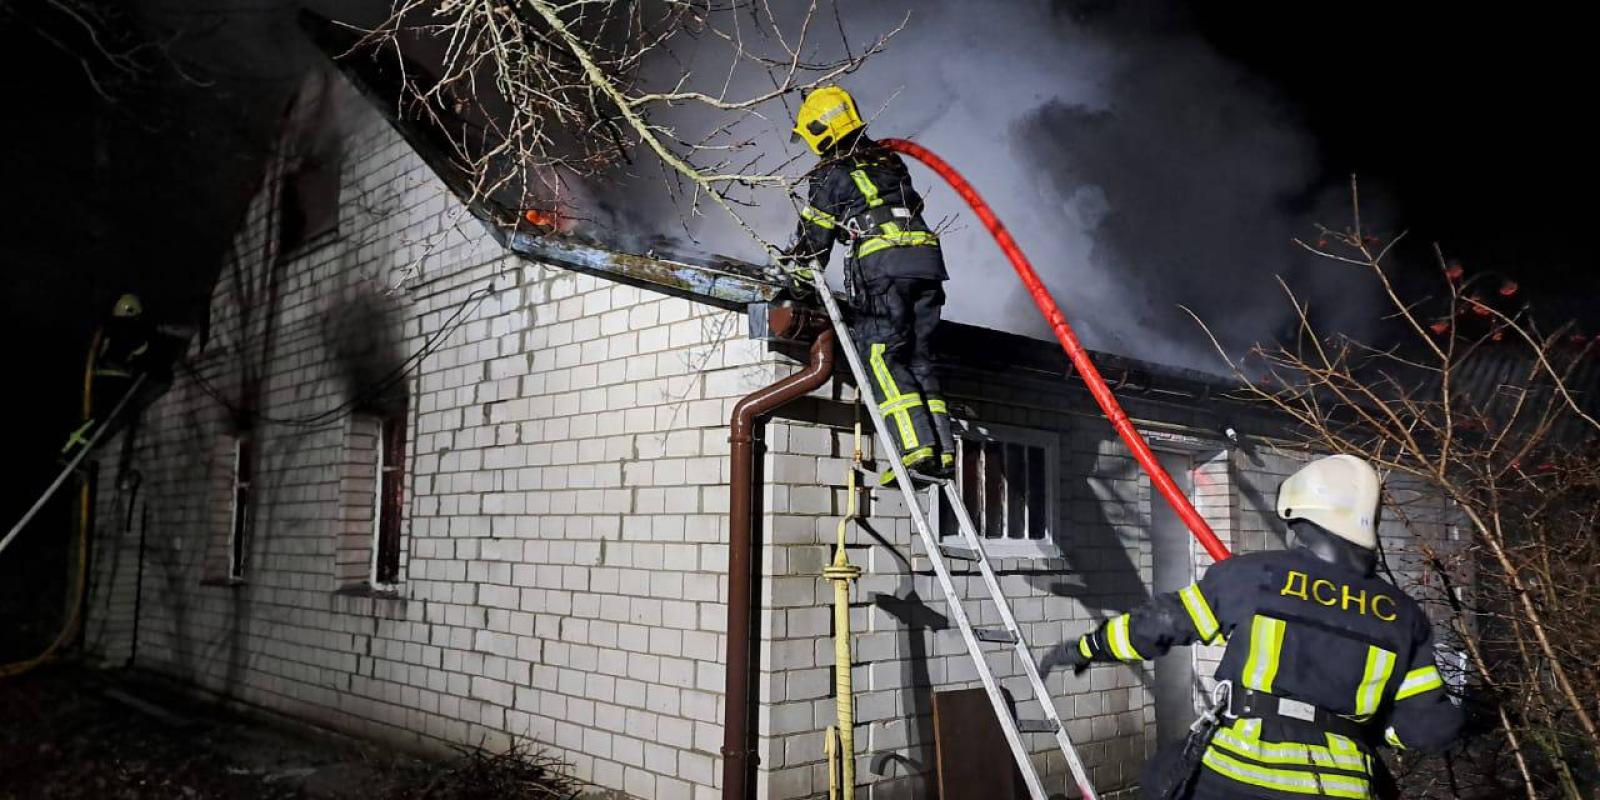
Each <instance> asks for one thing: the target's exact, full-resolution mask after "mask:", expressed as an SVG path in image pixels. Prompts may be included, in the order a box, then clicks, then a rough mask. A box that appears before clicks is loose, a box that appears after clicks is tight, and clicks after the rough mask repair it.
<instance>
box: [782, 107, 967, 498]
mask: <svg viewBox="0 0 1600 800" xmlns="http://www.w3.org/2000/svg"><path fill="white" fill-rule="evenodd" d="M794 135H795V138H797V139H804V140H805V142H806V144H807V145H808V146H809V147H810V148H811V151H812V152H814V153H816V154H817V155H819V156H821V157H822V161H821V162H820V163H818V164H817V166H816V167H815V168H813V169H812V170H811V171H810V172H809V173H808V174H807V176H806V177H807V181H808V184H809V192H808V195H809V196H808V200H809V203H808V204H807V205H806V207H805V208H803V209H801V211H800V222H799V229H798V231H797V232H796V234H795V239H794V243H793V244H792V245H791V246H790V247H789V249H788V250H786V251H785V252H784V254H783V257H782V261H783V262H784V263H785V264H786V265H788V266H789V267H790V274H791V276H792V277H793V278H794V280H795V282H796V284H797V286H798V288H800V290H801V291H804V290H805V289H807V288H809V287H810V286H811V282H812V273H811V270H810V269H809V268H808V267H807V265H808V264H809V263H810V262H811V261H813V260H815V261H816V262H817V264H818V266H819V267H822V268H826V267H827V264H828V257H829V254H830V252H831V251H832V249H833V245H834V243H835V242H840V243H842V244H844V245H845V247H846V248H847V253H846V256H845V285H846V288H847V290H848V292H849V295H850V298H851V302H850V304H851V306H852V310H853V315H852V318H851V321H850V322H851V324H850V335H851V337H852V338H854V339H855V342H856V346H857V348H858V349H859V350H860V351H861V359H862V361H863V363H864V364H865V365H866V367H867V369H868V370H869V371H870V372H871V374H872V376H873V382H874V383H876V384H877V385H876V386H875V387H874V390H875V393H876V394H877V395H878V402H879V409H880V410H881V411H882V412H883V416H884V420H885V421H886V422H887V423H888V424H889V426H890V427H891V428H892V432H891V433H892V435H893V436H894V438H895V440H896V441H897V442H898V443H899V445H900V454H899V455H900V460H901V462H902V463H904V464H905V466H906V469H907V471H909V472H910V473H911V474H912V476H913V480H916V479H924V480H926V479H938V478H948V477H949V476H951V475H952V474H953V473H954V468H955V437H954V435H953V434H952V432H951V429H950V416H949V411H948V409H947V407H946V405H945V401H944V397H943V396H942V395H941V394H940V391H939V381H938V378H937V377H936V376H935V375H934V356H933V350H932V342H931V339H932V337H933V331H934V329H935V328H937V327H938V325H939V314H940V309H941V307H942V306H943V305H944V299H945V296H944V281H945V280H947V279H948V278H949V277H950V276H949V274H948V273H946V272H945V267H944V254H943V253H942V252H941V251H940V249H939V237H938V236H937V235H936V234H934V232H933V231H932V230H930V229H929V228H928V225H927V223H926V222H925V221H924V220H923V218H922V197H921V196H919V195H918V194H917V191H916V189H914V188H912V186H911V176H910V174H909V173H908V172H907V171H906V165H905V162H904V161H901V159H900V156H899V155H898V154H896V153H894V152H891V151H889V150H887V149H885V148H884V147H882V146H880V145H878V144H877V143H876V142H874V141H872V140H871V139H869V138H867V135H866V123H865V122H864V121H862V119H861V114H860V112H859V111H858V110H857V108H856V103H855V99H854V98H852V97H851V96H850V93H849V92H846V91H845V90H844V89H842V88H839V87H837V86H827V87H823V88H820V89H817V90H815V91H813V92H812V93H811V94H809V95H807V96H806V98H805V100H804V101H803V102H802V103H801V104H800V111H799V113H798V114H797V115H796V119H795V127H794ZM893 481H894V472H893V471H892V470H884V472H883V478H882V482H883V483H885V484H889V483H892V482H893Z"/></svg>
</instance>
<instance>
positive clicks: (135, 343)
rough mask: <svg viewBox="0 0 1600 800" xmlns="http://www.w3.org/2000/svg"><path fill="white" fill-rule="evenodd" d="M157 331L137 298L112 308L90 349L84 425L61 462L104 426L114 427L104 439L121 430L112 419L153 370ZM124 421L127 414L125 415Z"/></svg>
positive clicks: (120, 301)
mask: <svg viewBox="0 0 1600 800" xmlns="http://www.w3.org/2000/svg"><path fill="white" fill-rule="evenodd" d="M154 336H155V331H154V330H153V329H152V327H151V326H150V324H149V322H148V321H147V320H146V319H145V316H144V304H143V303H140V302H139V297H138V296H137V295H132V294H125V295H123V296H121V297H119V298H117V302H116V304H115V305H114V306H112V307H111V318H110V319H109V320H106V322H105V323H104V324H103V325H101V327H100V329H99V330H98V331H96V332H95V335H94V341H93V344H92V345H91V352H90V354H89V358H90V372H89V376H88V377H89V382H88V384H87V385H86V386H84V407H83V423H82V424H81V425H79V426H78V428H77V429H76V430H74V431H73V432H72V433H71V435H69V436H68V437H67V443H66V444H65V445H63V446H62V448H61V456H62V458H71V457H72V454H73V453H74V451H75V450H76V448H78V447H81V446H83V445H86V444H88V442H89V439H90V437H91V434H92V432H93V431H94V429H95V427H96V426H97V425H100V424H101V423H107V422H109V423H111V424H110V426H109V427H107V428H106V431H105V433H103V434H101V438H105V437H107V436H110V435H111V434H112V433H114V432H115V430H116V429H117V428H118V427H119V425H120V421H119V420H111V419H109V417H110V414H111V412H112V410H113V409H115V408H116V407H117V405H118V404H119V403H121V402H122V398H123V395H125V394H127V393H128V391H129V390H130V389H132V388H133V385H134V382H135V381H137V380H138V378H139V376H140V375H143V374H145V372H146V371H147V370H148V369H149V367H150V362H151V361H152V360H153V359H152V358H151V352H150V348H151V344H152V340H153V338H154ZM122 416H123V417H124V418H126V417H127V414H126V413H124V414H123V415H122Z"/></svg>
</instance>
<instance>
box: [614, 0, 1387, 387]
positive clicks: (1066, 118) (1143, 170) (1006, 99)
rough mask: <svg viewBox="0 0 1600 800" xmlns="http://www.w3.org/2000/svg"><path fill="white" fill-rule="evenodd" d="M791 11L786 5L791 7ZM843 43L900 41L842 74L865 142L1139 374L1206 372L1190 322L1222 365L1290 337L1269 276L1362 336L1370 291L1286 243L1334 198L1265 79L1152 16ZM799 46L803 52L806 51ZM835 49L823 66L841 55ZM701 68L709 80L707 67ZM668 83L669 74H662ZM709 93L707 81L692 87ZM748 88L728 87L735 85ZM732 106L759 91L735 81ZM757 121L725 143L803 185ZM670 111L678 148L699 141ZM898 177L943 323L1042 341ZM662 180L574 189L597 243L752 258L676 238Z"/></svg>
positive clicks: (691, 113) (688, 223) (968, 22)
mask: <svg viewBox="0 0 1600 800" xmlns="http://www.w3.org/2000/svg"><path fill="white" fill-rule="evenodd" d="M794 5H797V6H798V5H801V4H798V3H796V4H794ZM841 7H842V10H843V14H844V21H845V26H846V30H847V31H848V32H849V33H850V36H851V42H852V45H853V46H855V47H856V48H857V49H859V47H860V45H861V44H862V43H863V42H864V41H866V40H867V39H868V38H870V36H872V35H874V34H876V33H877V32H880V31H884V30H887V29H889V28H892V27H893V26H894V25H895V24H897V23H898V22H899V21H900V20H901V18H902V17H903V16H904V15H905V14H906V13H907V11H909V12H910V14H911V22H910V24H909V25H908V26H907V27H906V29H905V30H904V31H903V32H902V33H900V34H899V36H897V37H896V38H895V39H894V40H893V41H892V43H891V45H890V49H889V52H887V53H884V54H883V55H881V56H879V57H878V58H877V59H875V60H873V61H871V62H869V63H868V64H867V66H866V67H864V68H863V69H862V70H861V71H860V72H858V73H856V74H854V75H851V76H848V77H847V78H846V80H844V81H843V83H844V85H845V86H846V87H847V88H849V89H851V90H852V91H854V92H855V93H856V95H857V97H858V99H859V100H860V103H861V105H862V111H863V113H865V114H868V115H869V116H870V117H871V118H872V119H871V124H870V128H871V130H872V131H873V132H874V133H875V134H876V135H878V136H902V137H907V138H914V139H916V140H918V141H919V142H921V143H923V144H925V145H927V146H928V147H930V148H931V149H933V150H934V151H935V152H937V153H939V154H941V155H942V156H944V157H945V158H946V159H947V160H949V161H950V162H951V163H953V164H954V165H956V167H957V168H958V169H960V170H962V171H963V172H964V173H965V174H966V175H967V177H968V178H969V179H970V180H971V181H972V183H973V184H974V185H975V186H976V187H977V188H978V190H979V191H980V192H982V193H983V195H984V196H985V198H986V199H987V200H988V201H989V202H990V204H991V205H993V206H994V208H995V210H996V212H997V213H998V214H999V215H1000V217H1001V218H1002V219H1003V220H1004V221H1005V222H1006V224H1007V225H1008V226H1009V227H1010V228H1011V230H1012V232H1013V234H1014V235H1015V236H1016V238H1017V239H1018V241H1019V242H1020V243H1021V245H1022V246H1023V248H1024V249H1025V250H1026V251H1027V252H1028V254H1029V256H1030V258H1031V259H1032V260H1033V262H1034V265H1035V266H1036V267H1037V268H1038V269H1039V270H1040V271H1041V273H1043V274H1044V277H1045V280H1046V282H1047V284H1048V285H1049V286H1050V287H1051V288H1052V289H1053V290H1054V292H1055V293H1056V295H1057V298H1058V300H1059V301H1060V302H1061V303H1062V305H1063V306H1064V307H1065V309H1066V311H1067V314H1068V317H1069V319H1071V320H1072V321H1073V323H1074V324H1075V326H1077V327H1078V328H1079V329H1080V333H1081V334H1082V335H1083V337H1084V339H1085V340H1086V342H1087V343H1088V344H1089V345H1090V346H1092V347H1095V348H1097V349H1102V350H1108V351H1112V352H1117V353H1121V354H1124V355H1131V356H1135V357H1139V358H1144V359H1148V360H1152V361H1157V362H1163V363H1172V364H1179V365H1185V366H1192V367H1198V368H1202V369H1208V370H1212V371H1216V370H1219V369H1221V368H1222V363H1221V362H1220V360H1219V359H1218V358H1217V356H1216V354H1215V352H1214V351H1213V350H1212V348H1211V345H1210V343H1209V342H1208V341H1207V340H1206V339H1205V338H1204V336H1203V334H1202V333H1201V331H1200V329H1199V327H1198V326H1197V325H1196V324H1195V323H1194V322H1193V321H1192V320H1191V319H1190V317H1189V316H1188V315H1187V314H1185V313H1184V312H1182V311H1181V310H1180V309H1179V305H1185V306H1188V307H1190V308H1192V309H1193V310H1194V311H1195V312H1196V313H1197V314H1198V315H1199V316H1200V317H1201V318H1202V319H1204V320H1205V321H1206V322H1207V323H1208V324H1209V325H1210V326H1212V328H1213V330H1214V331H1215V332H1216V333H1217V334H1218V335H1219V337H1220V338H1221V339H1222V341H1223V342H1224V344H1225V345H1226V346H1227V347H1228V348H1229V349H1230V350H1231V351H1233V352H1236V353H1237V352H1239V351H1242V350H1243V349H1245V348H1246V347H1248V345H1250V344H1252V343H1254V342H1257V341H1263V340H1272V339H1276V338H1279V337H1281V336H1283V335H1285V334H1286V333H1288V332H1289V331H1290V330H1291V329H1292V322H1293V314H1292V310H1291V308H1290V306H1289V304H1288V300H1287V298H1286V297H1284V295H1283V293H1282V290H1281V289H1280V288H1279V286H1278V283H1277V280H1276V277H1277V276H1282V277H1283V278H1284V280H1285V281H1286V282H1288V284H1289V285H1290V286H1291V287H1292V288H1293V289H1294V290H1295V291H1296V293H1297V294H1298V295H1299V296H1300V298H1301V299H1302V300H1303V301H1306V302H1309V303H1310V304H1311V305H1312V306H1313V308H1314V309H1316V310H1317V313H1318V322H1319V323H1320V324H1323V325H1326V326H1328V327H1329V328H1332V329H1338V330H1342V331H1344V332H1347V333H1350V334H1354V335H1359V334H1361V333H1363V331H1365V330H1367V329H1368V327H1369V326H1370V325H1371V324H1372V320H1371V319H1370V317H1369V315H1367V314H1366V310H1367V309H1370V308H1373V307H1374V305H1373V304H1372V303H1371V302H1368V301H1369V300H1370V299H1371V298H1372V294H1371V293H1372V291H1373V288H1374V287H1373V286H1372V282H1371V281H1370V279H1369V278H1368V277H1367V276H1365V275H1363V274H1361V273H1360V272H1358V271H1356V270H1354V269H1353V268H1341V267H1339V266H1337V265H1334V264H1331V263H1328V262H1323V261H1317V260H1314V259H1312V258H1311V257H1309V256H1308V255H1306V254H1304V253H1303V252H1302V251H1300V250H1299V249H1298V248H1296V247H1295V246H1294V245H1293V244H1292V243H1291V238H1292V237H1294V236H1296V235H1298V236H1301V237H1306V238H1310V239H1313V240H1314V239H1315V238H1316V232H1315V229H1314V227H1313V224H1314V223H1316V222H1325V223H1329V224H1333V225H1343V224H1346V223H1347V222H1348V220H1349V216H1350V215H1349V211H1348V200H1347V197H1346V187H1345V183H1344V181H1345V178H1344V177H1343V176H1329V175H1326V174H1325V173H1324V171H1323V170H1322V168H1321V167H1320V165H1319V153H1318V149H1317V145H1316V142H1315V140H1314V139H1313V137H1312V136H1311V135H1310V134H1309V132H1308V131H1307V130H1306V129H1305V127H1304V126H1303V124H1302V123H1301V121H1300V120H1299V119H1297V118H1295V117H1294V116H1293V115H1292V114H1291V113H1289V112H1288V111H1286V110H1285V106H1284V105H1283V104H1282V103H1281V102H1280V100H1279V98H1277V97H1276V96H1275V95H1274V94H1273V92H1272V91H1271V90H1270V88H1269V87H1267V86H1266V85H1265V84H1264V83H1263V82H1262V81H1260V80H1258V79H1256V78H1254V77H1253V76H1251V75H1250V74H1249V73H1248V72H1247V71H1245V70H1244V69H1243V68H1241V67H1239V66H1236V65H1234V64H1233V63H1231V62H1229V61H1227V60H1226V59H1225V58H1223V57H1222V56H1221V55H1219V54H1218V53H1217V52H1216V51H1215V50H1214V49H1213V48H1212V47H1211V46H1210V45H1209V44H1208V43H1206V42H1205V41H1204V40H1202V39H1201V38H1200V36H1199V35H1198V34H1196V33H1194V32H1193V27H1192V26H1191V25H1190V24H1189V22H1188V21H1187V20H1186V19H1184V18H1183V17H1182V16H1180V15H1179V13H1177V12H1173V11H1170V10H1168V6H1167V5H1166V4H1157V3H1120V4H1119V3H1110V2H1076V3H1047V2H1041V1H1040V0H1034V2H1008V3H972V2H957V1H956V0H941V1H939V2H915V3H911V2H904V1H902V2H881V3H871V4H851V5H842V6H841ZM813 35H814V36H815V35H816V34H815V32H814V34H813ZM841 46H842V45H841V43H840V41H839V39H838V35H837V33H834V34H833V37H832V39H830V40H828V41H826V42H825V43H823V44H820V45H818V57H819V58H821V57H825V56H828V55H833V54H835V53H836V52H838V51H839V49H840V48H841ZM706 66H709V65H706ZM674 74H676V73H674ZM699 74H714V75H716V76H717V79H718V81H719V82H720V80H721V79H722V77H723V76H724V75H725V74H726V73H725V68H724V70H709V69H707V70H703V71H702V72H701V73H699ZM741 78H742V79H743V83H741V82H740V79H741ZM734 85H735V87H736V89H737V88H740V87H741V86H742V87H743V88H747V89H754V88H757V87H759V85H760V81H759V80H758V77H757V76H755V75H753V74H751V75H738V76H736V79H735V81H734ZM796 100H797V98H788V99H787V100H786V102H785V103H782V104H780V103H778V102H774V103H772V104H770V107H768V108H764V109H762V118H759V119H750V120H746V121H745V123H743V124H741V125H739V126H735V129H734V130H733V132H732V133H731V134H730V138H740V139H743V138H749V139H751V140H754V141H757V142H759V143H760V145H759V146H760V147H761V148H762V150H763V152H764V159H763V161H762V163H763V164H765V165H767V166H768V168H772V167H774V166H776V165H780V164H784V163H789V164H790V166H789V167H787V168H785V170H784V171H785V172H786V173H789V174H798V173H799V172H802V171H803V170H804V169H805V168H807V167H809V166H810V164H812V163H814V157H812V156H810V155H809V154H804V153H802V152H801V150H802V148H801V146H799V145H791V144H790V143H789V142H788V126H789V124H790V123H789V120H790V118H791V117H790V110H789V109H790V108H792V107H793V105H794V103H795V101H796ZM707 116H708V115H705V114H703V113H698V110H695V109H685V110H684V111H683V112H682V116H681V118H677V119H673V120H671V121H672V122H673V124H674V125H675V126H676V127H677V128H678V129H679V130H681V131H685V132H687V134H689V135H685V136H684V138H687V139H693V138H694V137H693V135H692V134H694V133H696V132H700V131H704V130H706V129H707V128H708V127H709V125H710V124H711V122H710V120H708V119H707V118H706V117H707ZM913 174H914V175H915V176H917V177H918V178H919V180H920V181H921V182H922V183H921V186H922V188H923V189H924V193H925V194H926V195H928V201H929V215H930V221H937V220H943V221H945V222H946V223H947V225H948V227H947V230H946V235H945V238H944V242H945V251H946V257H947V260H948V261H949V263H950V267H951V272H952V275H953V277H952V281H951V285H950V296H951V297H952V298H953V299H952V307H951V308H950V309H949V316H951V317H952V318H955V319H958V320H960V321H963V322H969V323H974V324H979V325H984V326H989V327H994V328H1000V329H1005V330H1010V331H1015V332H1019V333H1025V334H1029V335H1038V336H1044V335H1046V332H1045V329H1044V326H1043V323H1042V321H1041V319H1040V317H1039V315H1038V313H1037V312H1036V311H1035V310H1034V309H1033V307H1032V305H1031V303H1030V302H1029V301H1028V299H1027V298H1026V296H1025V295H1024V294H1022V293H1021V291H1020V288H1015V289H1014V288H1011V287H1016V286H1017V284H1016V281H1015V279H1014V278H1013V277H1012V273H1011V270H1010V267H1009V266H1008V265H1007V264H1006V263H1005V261H1004V260H1003V258H1002V257H1001V256H1000V253H999V251H998V249H997V248H995V246H994V244H993V242H992V241H991V240H990V238H989V236H988V234H987V233H986V232H984V231H983V230H982V228H981V227H980V226H978V225H977V223H976V221H975V220H974V219H973V218H972V215H971V213H970V212H969V211H968V210H967V209H966V207H965V206H964V205H963V204H961V203H960V201H959V200H958V199H957V198H956V197H954V195H953V194H952V193H951V192H950V191H949V190H947V189H945V188H944V187H943V186H942V185H938V184H936V181H937V178H935V177H933V176H932V175H931V173H929V172H927V171H926V170H922V169H920V168H916V167H914V168H913ZM661 186H662V181H661V178H660V176H659V174H658V173H655V172H653V171H643V170H642V171H641V172H640V174H637V175H633V176H617V178H616V179H615V180H611V181H607V182H597V183H595V184H592V185H591V189H592V190H593V192H594V194H595V195H596V203H597V204H599V206H600V207H610V208H611V211H612V213H605V214H600V215H598V219H597V221H598V222H599V223H601V225H602V226H603V225H607V224H609V225H614V226H616V227H617V228H619V229H620V232H619V233H616V234H613V235H616V236H618V240H619V241H621V242H624V243H626V242H636V241H639V240H641V239H650V238H654V237H659V236H662V235H668V236H672V235H676V236H679V237H682V238H686V239H691V240H693V242H694V243H695V244H696V245H697V246H699V247H701V248H703V249H709V250H714V251H719V252H725V253H729V254H731V255H738V256H742V257H745V258H750V259H756V260H759V259H761V258H762V254H761V252H760V250H759V249H758V248H757V247H756V246H755V245H754V243H753V242H752V241H750V239H749V238H748V237H747V236H746V235H745V234H744V233H743V232H741V231H739V230H737V229H736V228H735V227H734V226H733V225H731V224H728V223H727V222H726V221H725V220H724V219H723V217H722V216H721V212H720V211H717V210H715V209H712V210H710V211H707V212H706V213H705V214H703V215H701V216H697V217H693V218H687V219H686V217H685V215H683V214H682V213H680V211H681V208H682V206H681V198H675V197H672V196H670V195H669V193H668V192H666V191H665V190H663V189H662V188H661ZM748 199H750V200H753V201H754V202H755V208H754V209H753V210H752V211H751V212H750V213H749V218H750V219H751V221H752V222H753V223H754V224H755V225H756V226H757V228H758V229H759V230H760V231H761V233H762V234H763V235H764V236H765V237H766V238H767V239H769V240H774V241H778V242H779V243H782V242H783V241H784V240H786V239H787V237H788V235H789V230H790V229H791V228H792V225H793V220H794V203H793V201H792V200H791V199H790V198H785V197H783V196H781V195H780V194H777V193H767V194H754V195H751V196H749V198H748Z"/></svg>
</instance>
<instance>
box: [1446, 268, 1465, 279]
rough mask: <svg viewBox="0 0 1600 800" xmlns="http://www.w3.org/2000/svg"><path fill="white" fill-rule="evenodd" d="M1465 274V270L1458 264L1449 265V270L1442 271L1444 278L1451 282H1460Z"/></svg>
mask: <svg viewBox="0 0 1600 800" xmlns="http://www.w3.org/2000/svg"><path fill="white" fill-rule="evenodd" d="M1465 272H1466V270H1464V269H1462V268H1461V265H1460V264H1451V265H1450V267H1449V269H1446V270H1445V271H1444V276H1445V277H1446V278H1449V279H1450V280H1452V281H1458V280H1461V276H1462V274H1463V273H1465Z"/></svg>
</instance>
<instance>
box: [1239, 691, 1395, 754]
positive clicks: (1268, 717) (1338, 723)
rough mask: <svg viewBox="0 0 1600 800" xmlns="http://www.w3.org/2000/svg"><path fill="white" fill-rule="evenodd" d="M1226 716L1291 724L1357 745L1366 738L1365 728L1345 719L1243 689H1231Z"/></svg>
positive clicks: (1314, 707) (1274, 696) (1325, 711)
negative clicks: (1304, 726) (1356, 743)
mask: <svg viewBox="0 0 1600 800" xmlns="http://www.w3.org/2000/svg"><path fill="white" fill-rule="evenodd" d="M1227 713H1228V716H1229V717H1236V718H1257V719H1260V720H1262V721H1264V722H1283V721H1285V720H1292V721H1293V722H1296V723H1299V724H1301V725H1309V726H1311V727H1313V728H1316V729H1318V730H1320V731H1324V732H1326V733H1332V734H1335V735H1338V736H1345V737H1348V738H1351V739H1355V740H1358V741H1359V740H1361V739H1362V738H1364V737H1365V736H1366V735H1367V733H1366V726H1365V725H1363V724H1362V723H1360V722H1357V721H1356V720H1353V719H1350V718H1349V717H1345V716H1341V715H1339V714H1335V713H1333V712H1331V711H1328V710H1327V709H1325V708H1319V707H1317V706H1314V705H1312V704H1310V703H1306V702H1302V701H1300V700H1295V699H1293V698H1289V697H1282V696H1279V695H1275V694H1267V693H1266V692H1259V691H1256V690H1255V689H1251V688H1248V687H1244V686H1236V687H1234V689H1233V692H1232V694H1231V696H1230V697H1229V700H1228V712H1227Z"/></svg>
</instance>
